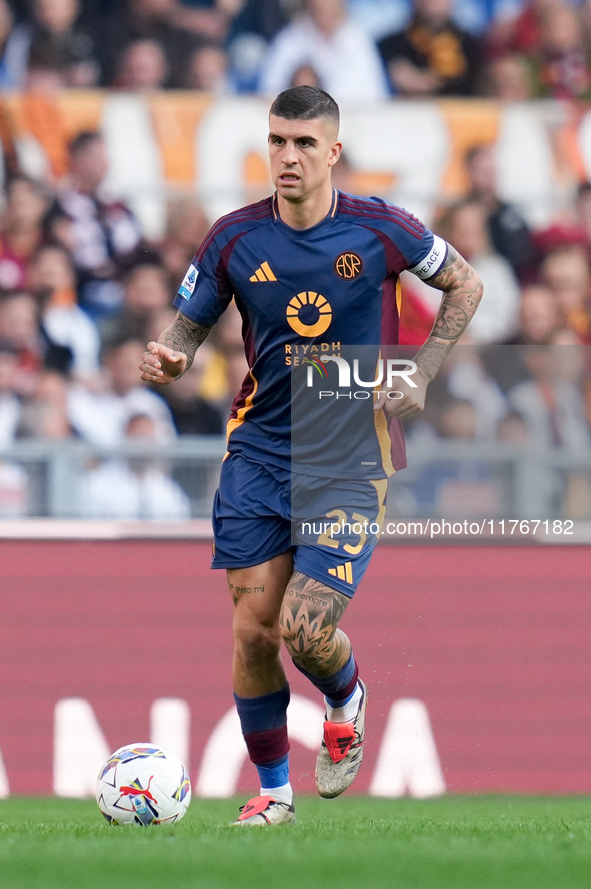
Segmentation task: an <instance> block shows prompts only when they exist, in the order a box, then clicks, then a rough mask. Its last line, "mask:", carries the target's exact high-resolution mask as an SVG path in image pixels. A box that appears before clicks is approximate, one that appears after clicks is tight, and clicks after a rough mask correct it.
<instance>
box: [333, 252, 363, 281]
mask: <svg viewBox="0 0 591 889" xmlns="http://www.w3.org/2000/svg"><path fill="white" fill-rule="evenodd" d="M334 270H335V272H336V273H337V275H338V276H339V278H345V280H347V281H348V280H349V279H350V278H357V276H358V275H360V274H361V272H362V271H363V260H362V259H361V257H360V256H358V255H357V254H356V253H341V254H340V255H339V256H337V258H336V259H335V261H334Z"/></svg>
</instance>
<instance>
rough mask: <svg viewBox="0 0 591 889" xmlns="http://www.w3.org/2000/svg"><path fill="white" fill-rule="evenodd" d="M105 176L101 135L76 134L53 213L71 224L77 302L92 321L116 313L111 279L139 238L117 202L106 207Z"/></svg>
mask: <svg viewBox="0 0 591 889" xmlns="http://www.w3.org/2000/svg"><path fill="white" fill-rule="evenodd" d="M107 170H108V158H107V150H106V146H105V142H104V139H103V137H102V136H101V134H100V133H98V132H91V131H85V132H82V133H80V134H79V135H78V136H76V138H75V139H74V140H73V141H72V143H71V145H70V175H69V180H68V182H67V183H66V186H65V188H64V189H63V190H62V191H61V192H60V193H59V194H58V197H57V208H58V209H59V210H61V211H62V212H63V213H65V214H66V215H67V216H68V217H69V218H70V219H71V220H72V237H73V242H74V243H73V251H72V252H73V257H74V264H75V266H76V270H77V272H78V275H79V279H80V285H81V289H80V302H81V305H82V306H83V308H84V309H85V310H86V311H87V312H88V313H89V314H90V315H92V316H94V317H100V316H102V315H105V314H110V313H114V312H116V311H117V310H118V309H119V306H120V303H121V299H122V292H121V288H120V286H119V285H118V284H117V283H116V280H115V279H116V276H117V274H118V273H119V272H120V271H121V270H122V269H123V268H124V267H125V265H126V264H128V263H129V262H130V261H131V258H132V257H133V255H134V252H135V251H136V250H137V249H138V247H139V245H140V242H141V237H142V233H141V229H140V226H139V223H138V222H137V220H136V219H135V217H134V215H133V213H132V212H131V210H130V209H129V208H128V207H127V206H126V205H125V204H124V203H123V202H121V201H116V202H107V201H106V200H103V198H102V197H101V196H100V188H101V185H102V183H103V181H104V179H105V176H106V174H107Z"/></svg>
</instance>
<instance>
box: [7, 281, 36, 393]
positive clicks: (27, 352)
mask: <svg viewBox="0 0 591 889" xmlns="http://www.w3.org/2000/svg"><path fill="white" fill-rule="evenodd" d="M0 340H3V341H4V342H5V343H8V344H9V345H10V346H11V347H12V348H13V349H14V350H15V352H16V354H17V359H18V360H17V369H16V377H15V381H14V385H15V389H16V391H17V392H18V393H19V394H20V395H29V394H30V393H31V392H32V390H33V389H34V387H35V384H36V382H37V376H38V374H39V372H40V370H41V368H42V366H43V353H44V343H43V339H42V336H41V330H40V325H39V308H38V305H37V301H36V300H35V298H34V297H33V296H31V294H30V293H24V292H19V291H15V292H12V293H7V294H5V295H3V296H2V297H0Z"/></svg>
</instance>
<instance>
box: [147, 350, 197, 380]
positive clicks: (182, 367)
mask: <svg viewBox="0 0 591 889" xmlns="http://www.w3.org/2000/svg"><path fill="white" fill-rule="evenodd" d="M186 369H187V356H186V355H185V353H184V352H175V351H174V350H173V349H169V348H168V346H163V345H162V343H148V351H147V352H144V354H143V356H142V363H141V364H140V370H141V379H142V380H145V382H146V383H162V384H166V383H172V382H173V380H176V379H177V377H180V376H181V374H183V373H184V372H185V371H186Z"/></svg>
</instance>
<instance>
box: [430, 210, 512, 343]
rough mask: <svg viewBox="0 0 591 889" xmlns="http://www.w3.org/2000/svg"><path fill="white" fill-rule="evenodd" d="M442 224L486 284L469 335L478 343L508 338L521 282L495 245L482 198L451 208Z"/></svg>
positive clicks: (445, 231) (500, 340) (495, 341)
mask: <svg viewBox="0 0 591 889" xmlns="http://www.w3.org/2000/svg"><path fill="white" fill-rule="evenodd" d="M439 227H440V228H441V230H442V232H443V237H445V239H446V240H447V241H448V242H449V243H450V244H453V245H454V247H456V249H457V250H458V252H459V253H460V254H461V255H462V256H463V257H465V259H467V260H468V262H469V263H470V265H471V266H472V267H473V269H474V270H475V271H476V273H477V274H478V275H480V277H481V278H482V281H483V284H484V295H483V297H482V300H481V302H480V305H479V307H478V313H477V314H476V315H475V316H474V318H473V319H472V321H471V322H470V326H469V328H468V335H469V338H470V339H471V340H472V342H475V343H498V342H504V341H505V340H507V339H508V338H509V337H510V336H512V335H513V334H514V333H515V330H516V326H517V314H518V309H519V284H518V283H517V279H516V278H515V275H514V274H513V270H512V268H511V266H510V265H509V263H508V262H507V260H506V259H505V258H504V257H503V256H500V255H499V254H498V253H495V252H494V250H493V248H492V246H491V243H490V241H489V237H488V232H487V226H486V214H485V211H484V210H483V208H482V206H481V204H480V203H479V202H476V201H473V200H465V201H463V202H461V203H460V204H457V205H456V206H455V207H452V208H451V209H450V210H448V211H447V213H446V214H445V216H444V217H443V219H442V220H441V223H440V226H439Z"/></svg>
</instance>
